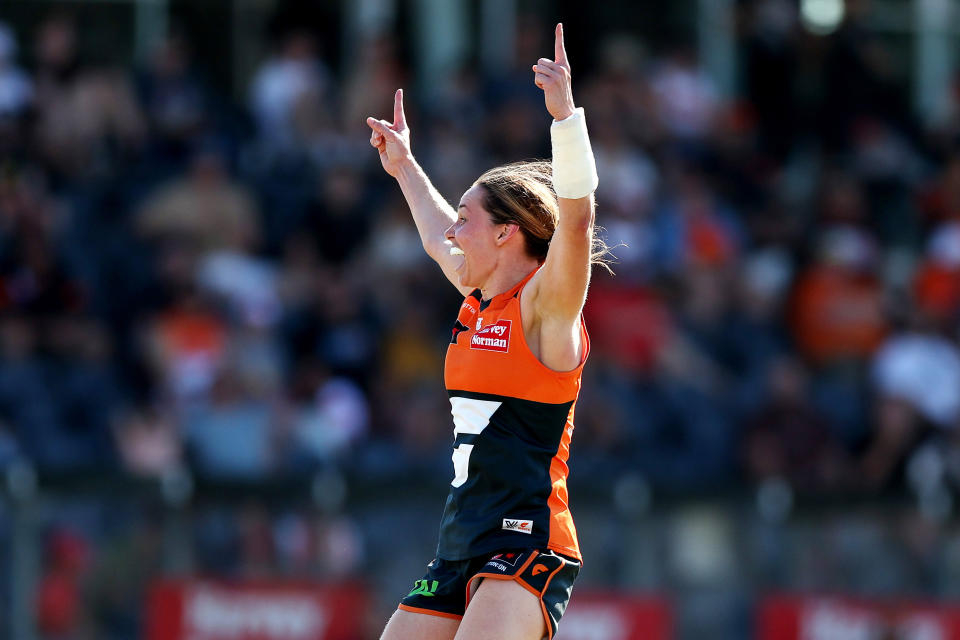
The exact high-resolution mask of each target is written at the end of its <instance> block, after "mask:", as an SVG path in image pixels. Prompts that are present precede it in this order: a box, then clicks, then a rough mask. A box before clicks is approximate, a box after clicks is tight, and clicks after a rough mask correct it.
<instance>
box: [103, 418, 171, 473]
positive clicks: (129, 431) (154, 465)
mask: <svg viewBox="0 0 960 640" xmlns="http://www.w3.org/2000/svg"><path fill="white" fill-rule="evenodd" d="M114 439H115V442H116V444H115V447H116V449H117V452H118V454H119V456H120V460H121V463H122V465H123V470H124V471H126V472H127V473H129V474H132V475H134V476H139V477H146V478H160V477H162V476H163V475H164V474H166V473H168V472H170V471H172V470H174V469H176V468H178V467H179V466H180V465H181V461H182V455H183V445H182V443H181V440H180V433H179V430H178V428H177V423H176V421H175V420H174V419H173V417H172V416H170V415H167V414H166V413H165V412H164V411H163V410H162V409H160V408H158V407H151V406H142V407H137V408H135V409H133V410H131V411H129V412H128V413H127V414H126V415H124V416H123V417H122V418H120V419H118V420H117V424H116V427H115V428H114Z"/></svg>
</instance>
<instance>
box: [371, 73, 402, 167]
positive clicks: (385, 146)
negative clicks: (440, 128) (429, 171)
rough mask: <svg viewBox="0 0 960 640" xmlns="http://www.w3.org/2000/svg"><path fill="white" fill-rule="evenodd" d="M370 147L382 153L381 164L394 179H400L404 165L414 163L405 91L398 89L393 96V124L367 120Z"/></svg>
mask: <svg viewBox="0 0 960 640" xmlns="http://www.w3.org/2000/svg"><path fill="white" fill-rule="evenodd" d="M367 125H369V127H370V129H371V132H370V145H371V146H373V147H376V149H377V151H378V152H379V153H380V164H382V165H383V169H384V171H386V172H387V173H389V174H390V175H391V176H393V177H394V178H396V177H398V175H399V173H400V170H401V169H402V168H403V166H404V165H406V164H409V163H411V162H413V153H412V152H411V151H410V129H408V128H407V118H406V116H405V115H404V114H403V89H397V92H396V94H394V96H393V123H392V124H391V123H389V122H387V121H386V120H377V119H376V118H367Z"/></svg>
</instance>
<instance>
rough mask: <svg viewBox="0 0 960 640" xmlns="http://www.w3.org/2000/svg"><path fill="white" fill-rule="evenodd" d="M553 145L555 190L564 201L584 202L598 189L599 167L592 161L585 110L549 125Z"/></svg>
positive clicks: (580, 109)
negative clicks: (579, 200) (578, 200)
mask: <svg viewBox="0 0 960 640" xmlns="http://www.w3.org/2000/svg"><path fill="white" fill-rule="evenodd" d="M550 141H551V143H552V145H553V190H554V191H556V192H557V195H558V196H560V197H561V198H569V199H571V200H576V199H577V198H585V197H587V196H588V195H590V194H591V193H593V192H594V190H595V189H596V188H597V184H598V183H599V179H598V178H597V164H596V162H595V161H594V159H593V149H592V148H591V147H590V137H589V136H588V135H587V121H586V119H585V118H584V115H583V107H579V108H577V109H576V110H575V111H574V112H573V115H572V116H570V117H568V118H564V119H563V120H559V121H557V120H554V121H553V124H551V125H550Z"/></svg>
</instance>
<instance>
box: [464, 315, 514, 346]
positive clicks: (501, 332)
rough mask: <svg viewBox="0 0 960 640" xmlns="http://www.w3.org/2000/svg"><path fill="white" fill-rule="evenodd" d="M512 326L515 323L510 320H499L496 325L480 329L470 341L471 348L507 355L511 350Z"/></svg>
mask: <svg viewBox="0 0 960 640" xmlns="http://www.w3.org/2000/svg"><path fill="white" fill-rule="evenodd" d="M511 324H513V323H512V321H510V320H497V321H496V322H495V323H493V324H491V325H487V326H486V327H484V328H483V329H480V330H479V331H477V332H476V333H475V334H473V337H472V338H471V339H470V348H471V349H482V350H483V351H499V352H500V353H506V352H507V351H509V350H510V325H511Z"/></svg>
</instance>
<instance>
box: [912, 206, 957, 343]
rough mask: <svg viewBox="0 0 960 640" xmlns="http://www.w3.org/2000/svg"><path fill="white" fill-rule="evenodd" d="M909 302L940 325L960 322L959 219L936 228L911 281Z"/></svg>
mask: <svg viewBox="0 0 960 640" xmlns="http://www.w3.org/2000/svg"><path fill="white" fill-rule="evenodd" d="M913 299H914V300H915V301H916V304H917V305H918V306H919V307H920V310H921V311H922V312H923V313H924V314H926V315H928V316H930V317H931V318H932V319H933V320H934V322H936V323H937V324H940V325H941V326H946V325H948V324H949V323H950V322H951V321H960V220H956V221H953V222H945V223H943V224H941V225H939V226H938V227H936V228H935V229H934V230H933V232H932V233H931V234H930V238H929V240H928V241H927V251H926V254H925V255H924V257H923V260H922V261H921V263H920V265H919V266H918V268H917V270H916V273H915V276H914V280H913Z"/></svg>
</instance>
